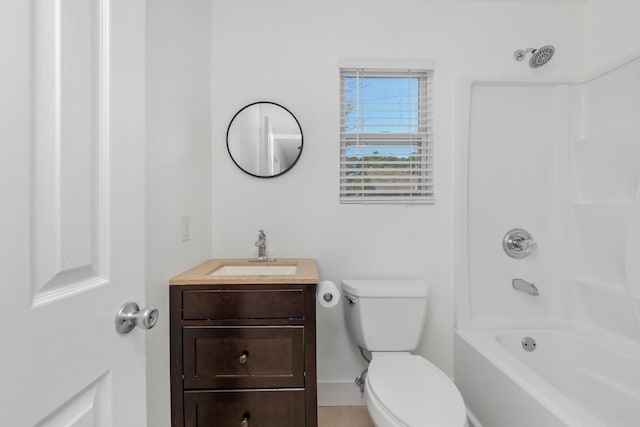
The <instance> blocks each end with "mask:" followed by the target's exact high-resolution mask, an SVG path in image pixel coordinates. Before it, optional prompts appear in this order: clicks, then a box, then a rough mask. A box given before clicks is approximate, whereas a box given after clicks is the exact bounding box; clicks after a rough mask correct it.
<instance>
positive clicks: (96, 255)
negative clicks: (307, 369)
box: [0, 0, 152, 426]
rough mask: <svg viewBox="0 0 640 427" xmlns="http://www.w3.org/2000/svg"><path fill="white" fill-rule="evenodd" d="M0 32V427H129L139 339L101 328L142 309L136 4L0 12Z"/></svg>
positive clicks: (141, 375)
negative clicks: (125, 310)
mask: <svg viewBox="0 0 640 427" xmlns="http://www.w3.org/2000/svg"><path fill="white" fill-rule="evenodd" d="M0 28H2V32H3V34H2V37H0V39H1V41H0V48H2V52H3V55H2V58H1V59H0V61H1V62H0V66H2V74H1V76H2V79H1V80H0V93H2V94H3V96H2V97H0V114H1V117H2V120H0V123H1V124H0V141H1V143H0V188H1V189H2V196H3V205H4V203H6V205H5V206H3V209H1V210H0V221H1V223H2V224H3V228H6V229H7V233H6V234H5V235H4V236H3V238H2V239H0V273H1V277H3V279H4V280H5V282H4V283H3V284H2V286H0V313H2V319H3V322H2V325H1V326H0V340H1V341H0V342H2V343H3V350H2V352H1V353H0V366H1V368H0V369H1V373H2V378H3V381H2V382H0V420H2V424H3V425H4V424H6V425H15V426H59V425H73V426H76V425H77V426H111V425H118V426H143V425H145V424H146V417H145V415H146V414H145V412H146V410H145V404H146V402H145V367H144V357H145V350H144V333H145V332H144V331H142V330H141V329H136V330H135V331H133V332H132V333H130V334H128V335H122V336H121V335H119V334H118V333H117V332H116V330H115V324H114V318H115V314H116V312H117V310H118V308H119V307H120V305H121V304H122V303H124V302H125V301H128V300H133V301H137V302H138V303H141V304H142V303H143V302H144V233H143V229H144V56H145V55H144V32H145V30H144V0H32V1H24V0H10V1H7V2H3V3H2V6H0ZM5 316H6V317H5ZM150 333H152V331H150Z"/></svg>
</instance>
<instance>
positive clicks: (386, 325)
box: [342, 280, 468, 427]
mask: <svg viewBox="0 0 640 427" xmlns="http://www.w3.org/2000/svg"><path fill="white" fill-rule="evenodd" d="M342 290H343V292H344V295H345V298H346V300H347V303H346V304H345V305H344V307H345V318H346V322H347V329H348V330H349V333H350V335H351V336H352V338H353V340H354V341H355V342H356V343H357V344H358V346H359V347H360V348H363V349H366V350H369V351H370V352H371V354H372V359H371V363H370V364H369V367H368V371H367V375H366V381H365V385H364V397H365V402H366V403H367V409H368V410H369V414H370V415H371V419H372V420H373V422H374V424H375V425H376V427H465V426H467V425H468V424H467V417H466V409H465V405H464V401H463V399H462V396H461V395H460V392H459V391H458V389H457V388H456V386H455V385H454V384H453V381H451V379H450V378H449V377H448V376H447V375H445V374H444V373H443V372H442V371H441V370H440V369H438V368H437V367H436V366H435V365H433V364H432V363H431V362H429V361H428V360H426V359H425V358H423V357H421V356H417V355H412V354H411V353H410V351H412V350H414V349H415V348H416V347H417V345H418V343H419V341H420V338H421V337H422V331H423V327H424V319H425V317H426V308H427V298H428V286H427V283H426V282H424V281H421V280H343V281H342Z"/></svg>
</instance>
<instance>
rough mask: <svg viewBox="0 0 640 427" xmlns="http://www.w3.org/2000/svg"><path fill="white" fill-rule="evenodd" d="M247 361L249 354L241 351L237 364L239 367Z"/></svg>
mask: <svg viewBox="0 0 640 427" xmlns="http://www.w3.org/2000/svg"><path fill="white" fill-rule="evenodd" d="M248 360H249V352H247V351H243V352H242V354H241V355H240V357H239V358H238V363H240V364H241V365H246V363H247V361H248Z"/></svg>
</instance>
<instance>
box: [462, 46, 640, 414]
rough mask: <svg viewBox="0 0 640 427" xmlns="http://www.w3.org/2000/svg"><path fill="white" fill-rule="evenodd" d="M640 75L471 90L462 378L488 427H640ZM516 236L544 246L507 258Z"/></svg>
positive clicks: (634, 71) (476, 83) (638, 67)
mask: <svg viewBox="0 0 640 427" xmlns="http://www.w3.org/2000/svg"><path fill="white" fill-rule="evenodd" d="M638 75H640V59H638V56H636V57H634V58H631V59H629V60H626V61H623V62H621V63H619V64H617V65H615V66H613V67H610V68H609V69H607V70H605V71H603V72H600V73H598V74H596V75H595V76H593V77H590V78H588V79H586V80H581V81H578V82H576V81H541V80H538V79H536V81H535V82H534V81H513V80H510V81H504V80H502V81H500V80H496V79H493V80H486V79H484V80H483V79H466V80H464V81H463V82H462V85H461V88H460V99H459V113H460V118H461V126H462V127H461V131H460V141H459V142H460V144H459V148H460V151H459V175H458V176H459V178H460V180H459V193H458V194H459V201H460V208H459V211H458V230H457V240H456V243H457V251H456V262H457V267H456V286H457V289H456V297H457V303H458V313H457V327H458V332H457V335H456V338H455V351H454V353H455V367H454V371H455V378H456V383H457V384H458V386H459V387H460V389H461V391H462V394H463V397H464V399H465V402H466V404H467V406H468V408H469V409H470V411H471V412H472V414H473V415H474V417H475V418H476V424H480V425H485V426H492V427H500V426H505V427H506V426H512V425H518V426H542V425H544V426H545V427H547V426H556V425H558V426H576V427H577V426H580V427H583V426H599V425H602V426H616V427H625V426H629V427H631V426H637V425H640V412H638V411H637V410H634V409H636V408H638V406H639V405H640V377H638V376H637V373H638V372H639V371H640V262H638V260H639V259H640V249H639V248H640V246H639V245H637V244H636V241H637V240H638V239H640V186H639V185H638V184H639V182H640V168H638V167H637V165H638V163H639V162H640V130H638V129H639V128H638V126H637V118H638V117H640V103H639V102H638V99H640V79H638V77H637V76H638ZM512 228H523V229H526V230H527V231H529V232H531V234H532V235H533V236H534V239H535V241H536V242H537V244H538V248H537V249H536V250H535V251H534V252H533V253H531V254H530V255H529V256H527V257H525V258H521V259H514V258H511V257H509V256H507V255H506V254H505V253H504V251H503V248H502V245H501V244H500V242H501V239H502V236H503V235H504V233H505V232H506V231H507V230H510V229H512ZM513 279H522V280H524V281H527V282H531V283H535V286H536V288H537V289H538V290H539V294H538V295H531V294H529V293H526V292H518V291H517V290H515V289H513V288H512V286H511V284H512V281H513ZM514 328H517V329H515V330H514ZM500 330H509V331H510V332H500ZM576 331H579V332H576ZM528 335H531V336H532V337H534V338H535V339H536V341H537V348H536V350H535V351H533V352H530V353H529V352H526V351H524V350H523V348H522V346H521V340H522V338H524V337H525V336H528ZM487 389H490V390H491V391H492V393H490V394H487V393H486V390H487ZM498 402H499V404H498ZM516 420H517V421H516Z"/></svg>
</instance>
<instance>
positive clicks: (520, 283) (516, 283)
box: [511, 279, 540, 297]
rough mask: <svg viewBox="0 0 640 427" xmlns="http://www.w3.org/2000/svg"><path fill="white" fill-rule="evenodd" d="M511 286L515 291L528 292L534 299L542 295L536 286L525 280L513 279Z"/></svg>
mask: <svg viewBox="0 0 640 427" xmlns="http://www.w3.org/2000/svg"><path fill="white" fill-rule="evenodd" d="M511 286H513V289H515V290H516V291H522V292H526V293H528V294H529V295H533V296H534V297H537V296H538V295H540V293H539V292H538V288H537V287H536V285H534V284H533V283H530V282H527V281H526V280H523V279H513V280H512V281H511Z"/></svg>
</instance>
